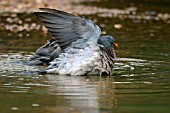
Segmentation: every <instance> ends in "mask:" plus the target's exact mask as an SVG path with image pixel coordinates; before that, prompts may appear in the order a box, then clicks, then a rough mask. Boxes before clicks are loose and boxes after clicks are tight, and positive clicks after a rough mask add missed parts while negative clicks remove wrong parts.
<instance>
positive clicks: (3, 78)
mask: <svg viewBox="0 0 170 113" xmlns="http://www.w3.org/2000/svg"><path fill="white" fill-rule="evenodd" d="M141 1H143V0H141ZM147 3H148V4H150V5H149V6H148V4H147ZM90 4H92V3H90ZM110 4H112V5H110ZM114 4H115V5H114ZM122 4H123V5H122ZM157 4H160V5H157ZM86 5H89V4H88V3H86ZM93 5H95V6H97V7H107V8H109V9H114V8H120V9H123V10H125V11H126V7H129V6H130V7H133V8H134V7H135V8H136V9H135V10H133V11H132V13H129V14H122V13H121V14H118V15H116V16H115V15H113V14H112V13H111V12H108V14H105V15H103V14H101V13H97V14H93V15H85V16H86V17H88V18H90V19H92V20H94V21H95V23H96V24H98V25H99V26H100V27H101V29H102V30H103V34H105V35H107V34H108V35H112V36H113V37H114V38H115V39H116V42H117V43H118V44H119V48H118V49H116V53H117V59H116V60H115V67H114V69H115V70H114V72H113V75H112V76H99V75H96V76H63V75H38V74H36V73H35V71H36V70H38V69H41V68H43V67H34V66H33V67H30V66H23V64H22V62H24V60H26V59H28V58H29V57H30V55H32V54H33V52H34V51H35V50H36V49H37V48H38V47H39V46H41V45H43V44H44V43H45V42H46V40H47V39H50V35H49V34H48V33H46V31H44V30H43V28H42V26H41V25H40V23H39V22H38V21H37V19H36V18H35V16H33V15H32V14H27V13H22V14H11V13H4V14H3V15H1V16H0V21H1V24H0V26H1V28H0V100H1V101H0V112H1V113H11V112H16V113H68V112H69V113H75V112H77V113H124V112H129V113H151V112H154V113H169V111H170V101H169V100H170V60H169V58H170V51H169V48H170V38H169V37H170V33H169V31H170V27H169V26H170V19H169V18H170V17H169V13H170V12H169V8H167V7H168V6H169V2H168V1H166V0H164V1H159V0H156V1H155V2H154V1H144V2H140V3H138V2H135V1H133V0H132V1H131V0H128V2H127V1H126V2H125V1H124V0H121V2H120V1H119V2H118V1H115V2H114V1H110V2H105V1H103V2H93ZM131 5H132V6H131ZM160 7H161V8H160ZM161 14H162V16H161ZM165 14H166V15H167V16H168V17H163V16H165ZM160 16H161V17H160ZM16 18H17V19H16ZM21 21H22V22H21Z"/></svg>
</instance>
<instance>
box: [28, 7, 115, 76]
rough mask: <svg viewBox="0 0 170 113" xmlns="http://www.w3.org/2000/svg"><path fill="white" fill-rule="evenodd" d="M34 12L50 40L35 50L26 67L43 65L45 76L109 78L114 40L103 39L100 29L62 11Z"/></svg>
mask: <svg viewBox="0 0 170 113" xmlns="http://www.w3.org/2000/svg"><path fill="white" fill-rule="evenodd" d="M40 10H41V11H38V12H34V14H35V15H36V16H37V18H39V19H40V21H41V22H42V24H43V25H44V26H45V27H46V28H47V29H48V31H49V33H50V34H51V36H52V39H50V40H49V41H48V42H47V43H46V44H45V45H43V46H41V47H40V48H39V49H37V50H36V52H35V54H34V55H33V56H32V57H31V58H30V59H29V65H46V66H47V67H46V68H45V69H42V70H40V72H44V73H53V74H54V73H55V74H63V75H94V74H95V75H96V74H97V75H102V74H104V73H105V74H108V75H111V74H112V72H113V68H114V59H115V57H116V55H115V49H114V48H115V47H117V46H118V45H117V44H116V43H115V39H114V38H113V37H112V36H108V35H106V36H102V32H101V29H100V28H99V27H98V26H97V25H96V24H95V23H94V22H93V21H91V20H89V19H86V18H85V17H81V16H75V15H73V14H70V13H66V12H64V11H60V10H56V9H50V8H40Z"/></svg>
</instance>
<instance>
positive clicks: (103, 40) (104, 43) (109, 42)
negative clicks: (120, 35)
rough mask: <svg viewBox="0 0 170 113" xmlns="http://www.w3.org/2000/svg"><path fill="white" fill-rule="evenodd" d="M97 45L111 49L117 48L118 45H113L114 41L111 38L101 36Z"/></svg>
mask: <svg viewBox="0 0 170 113" xmlns="http://www.w3.org/2000/svg"><path fill="white" fill-rule="evenodd" d="M98 44H100V45H102V46H103V47H112V48H115V47H116V48H117V47H118V44H117V43H115V39H114V38H113V37H111V36H101V37H100V38H99V39H98Z"/></svg>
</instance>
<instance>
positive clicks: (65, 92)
mask: <svg viewBox="0 0 170 113" xmlns="http://www.w3.org/2000/svg"><path fill="white" fill-rule="evenodd" d="M47 77H48V80H49V81H50V82H51V83H52V84H53V87H51V88H50V89H49V90H50V91H49V92H50V93H52V94H54V95H56V106H54V107H49V108H47V110H48V111H51V112H56V113H68V112H69V113H73V112H74V113H102V112H104V111H107V109H108V110H109V111H111V110H110V109H113V108H114V107H116V105H117V102H116V98H115V93H114V91H115V84H114V78H113V77H112V76H75V77H74V76H64V75H57V76H56V75H47ZM102 110H103V111H102Z"/></svg>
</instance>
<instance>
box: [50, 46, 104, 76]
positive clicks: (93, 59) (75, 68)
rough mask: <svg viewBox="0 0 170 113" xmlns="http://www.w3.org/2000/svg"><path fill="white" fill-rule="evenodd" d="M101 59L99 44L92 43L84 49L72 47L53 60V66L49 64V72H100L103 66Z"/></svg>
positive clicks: (80, 73) (70, 73)
mask: <svg viewBox="0 0 170 113" xmlns="http://www.w3.org/2000/svg"><path fill="white" fill-rule="evenodd" d="M101 59H102V56H101V52H100V48H99V46H98V45H90V46H88V47H86V48H84V49H78V48H70V49H69V50H67V51H66V52H65V53H62V54H60V55H59V57H58V58H56V59H55V60H54V61H52V62H51V65H50V66H51V67H53V68H51V69H50V66H49V70H47V73H58V74H69V75H84V74H88V73H92V72H94V73H95V74H99V68H101V66H102V65H101ZM55 66H56V67H55ZM54 67H55V68H54ZM97 69H98V71H97ZM96 72H98V73H96Z"/></svg>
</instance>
